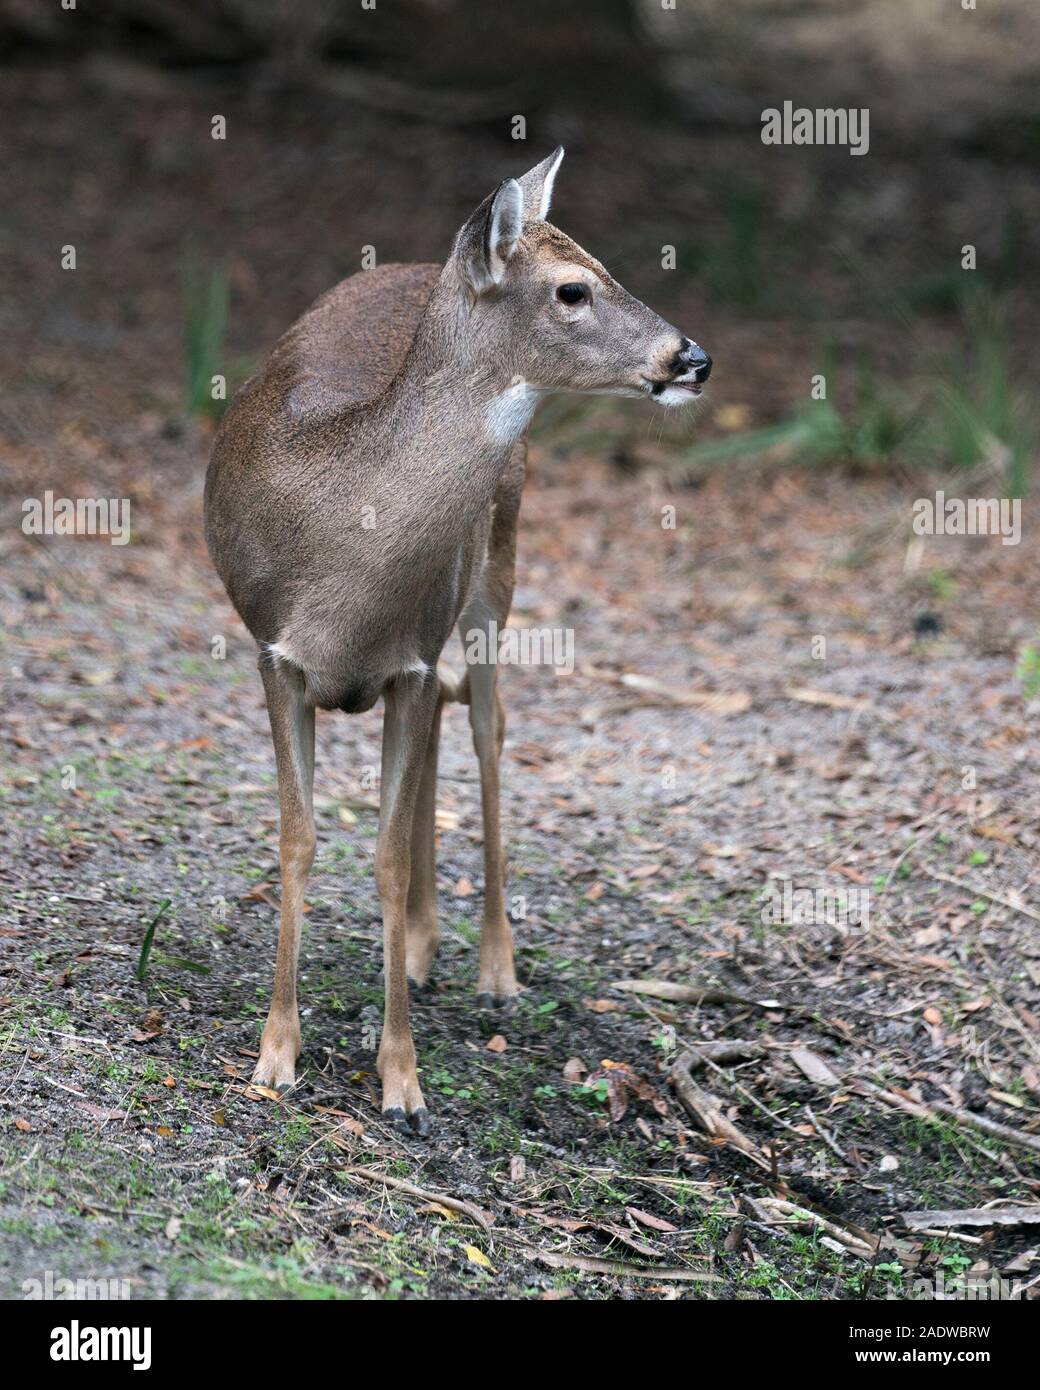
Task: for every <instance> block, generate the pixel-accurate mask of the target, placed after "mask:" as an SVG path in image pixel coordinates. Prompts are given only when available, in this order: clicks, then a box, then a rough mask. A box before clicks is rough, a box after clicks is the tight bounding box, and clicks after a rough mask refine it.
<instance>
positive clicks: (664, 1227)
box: [625, 1207, 679, 1231]
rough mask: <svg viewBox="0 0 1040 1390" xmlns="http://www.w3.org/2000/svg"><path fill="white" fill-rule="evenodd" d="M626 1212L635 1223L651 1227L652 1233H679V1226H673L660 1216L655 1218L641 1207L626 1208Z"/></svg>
mask: <svg viewBox="0 0 1040 1390" xmlns="http://www.w3.org/2000/svg"><path fill="white" fill-rule="evenodd" d="M625 1211H626V1212H627V1213H628V1215H629V1216H630V1217H631V1218H632V1220H633V1221H638V1222H639V1224H640V1225H641V1226H649V1227H650V1229H651V1230H652V1231H677V1230H678V1229H679V1227H678V1226H673V1225H672V1223H671V1222H670V1221H665V1220H663V1219H662V1218H661V1217H660V1216H653V1215H651V1213H650V1212H648V1211H643V1210H642V1209H641V1208H640V1207H626V1208H625Z"/></svg>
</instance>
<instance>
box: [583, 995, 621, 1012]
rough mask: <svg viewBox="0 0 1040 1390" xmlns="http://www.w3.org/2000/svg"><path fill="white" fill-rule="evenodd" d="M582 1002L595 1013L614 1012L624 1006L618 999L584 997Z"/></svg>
mask: <svg viewBox="0 0 1040 1390" xmlns="http://www.w3.org/2000/svg"><path fill="white" fill-rule="evenodd" d="M582 1003H583V1004H584V1005H585V1007H586V1008H587V1009H591V1010H592V1012H593V1013H594V1014H614V1013H617V1012H618V1010H619V1009H622V1008H624V1005H623V1004H619V1003H618V1002H617V1000H616V999H584V1000H582Z"/></svg>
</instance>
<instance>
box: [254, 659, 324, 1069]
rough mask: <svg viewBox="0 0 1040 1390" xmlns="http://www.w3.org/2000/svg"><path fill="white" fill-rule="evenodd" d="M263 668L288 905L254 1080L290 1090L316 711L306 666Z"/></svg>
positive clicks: (266, 664)
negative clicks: (307, 695) (309, 699)
mask: <svg viewBox="0 0 1040 1390" xmlns="http://www.w3.org/2000/svg"><path fill="white" fill-rule="evenodd" d="M260 674H261V676H262V677H263V682H264V693H265V694H266V696H267V711H268V714H269V715H270V719H271V734H272V737H273V739H274V754H275V763H276V766H277V769H278V800H279V805H280V809H281V825H280V830H279V858H280V860H281V870H282V906H281V924H280V926H279V929H278V952H277V955H276V957H275V967H274V989H273V990H272V992H271V1008H270V1012H269V1013H268V1015H267V1023H266V1025H265V1027H264V1033H263V1038H262V1039H261V1042H260V1059H259V1061H258V1062H257V1064H256V1067H255V1069H254V1071H253V1081H254V1083H255V1084H256V1085H258V1086H270V1087H273V1088H275V1089H277V1090H284V1089H285V1088H286V1087H288V1086H291V1085H292V1084H293V1082H294V1081H295V1079H296V1058H297V1057H298V1056H299V1053H300V1015H299V1010H298V1008H297V1004H296V970H297V963H298V960H299V954H300V928H301V925H302V922H303V894H304V890H305V888H306V885H307V875H308V874H309V873H310V870H311V865H312V864H313V862H314V847H315V834H314V816H313V811H312V796H313V788H314V710H313V709H312V708H311V707H309V706H308V705H307V704H306V703H305V700H304V688H303V676H302V675H301V673H300V672H299V671H297V670H295V669H294V668H293V667H291V666H286V665H285V664H284V663H281V662H271V661H269V660H268V659H267V658H266V657H262V658H261V662H260Z"/></svg>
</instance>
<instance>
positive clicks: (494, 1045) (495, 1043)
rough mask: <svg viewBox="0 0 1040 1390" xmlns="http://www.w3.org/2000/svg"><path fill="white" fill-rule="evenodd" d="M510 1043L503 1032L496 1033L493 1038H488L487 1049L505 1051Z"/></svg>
mask: <svg viewBox="0 0 1040 1390" xmlns="http://www.w3.org/2000/svg"><path fill="white" fill-rule="evenodd" d="M508 1046H509V1044H508V1043H507V1042H506V1040H505V1038H504V1037H503V1036H502V1034H501V1033H496V1034H495V1036H494V1037H493V1038H489V1039H488V1045H487V1050H488V1051H489V1052H505V1050H506V1048H507V1047H508Z"/></svg>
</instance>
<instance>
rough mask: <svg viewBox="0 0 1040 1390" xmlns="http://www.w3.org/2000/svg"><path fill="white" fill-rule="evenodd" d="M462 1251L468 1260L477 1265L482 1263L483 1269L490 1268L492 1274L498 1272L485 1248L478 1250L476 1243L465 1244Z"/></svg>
mask: <svg viewBox="0 0 1040 1390" xmlns="http://www.w3.org/2000/svg"><path fill="white" fill-rule="evenodd" d="M462 1251H463V1254H464V1255H465V1256H466V1259H467V1260H470V1261H471V1262H472V1263H473V1264H475V1265H480V1267H481V1269H490V1271H491V1273H492V1274H497V1273H498V1270H497V1269H496V1268H495V1266H494V1265H493V1264H492V1263H491V1261H490V1260H489V1259H488V1257H487V1256H486V1255H485V1254H484V1252H483V1250H478V1249H477V1247H476V1246H475V1245H464V1246H463V1247H462Z"/></svg>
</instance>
